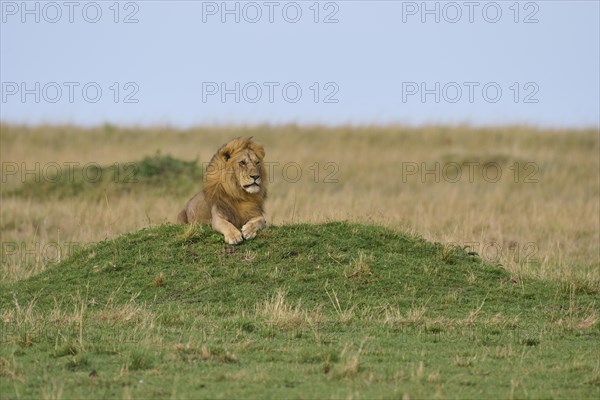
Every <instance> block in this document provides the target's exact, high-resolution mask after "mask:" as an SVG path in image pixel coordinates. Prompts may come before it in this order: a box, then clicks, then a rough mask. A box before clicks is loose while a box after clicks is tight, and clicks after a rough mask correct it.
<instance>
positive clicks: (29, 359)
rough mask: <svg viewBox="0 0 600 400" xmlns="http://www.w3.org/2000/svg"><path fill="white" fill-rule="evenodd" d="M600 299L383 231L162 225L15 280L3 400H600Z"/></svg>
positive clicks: (0, 304) (0, 355)
mask: <svg viewBox="0 0 600 400" xmlns="http://www.w3.org/2000/svg"><path fill="white" fill-rule="evenodd" d="M598 295H599V290H598V288H597V287H594V286H590V285H586V284H576V283H568V284H566V283H565V284H559V283H552V282H549V281H541V280H534V279H523V278H521V277H518V276H511V275H510V274H508V273H507V272H506V271H505V270H504V269H503V268H502V267H501V266H493V265H487V264H484V263H482V262H481V261H480V260H479V257H478V256H477V255H476V254H473V253H466V252H465V251H463V250H462V249H459V248H452V247H445V246H443V245H441V244H439V243H438V244H434V243H429V242H426V241H424V240H422V239H420V238H417V237H414V236H410V235H407V234H403V233H398V232H396V231H392V230H389V229H385V228H381V227H377V226H369V225H359V224H349V223H327V224H321V225H286V226H278V227H277V226H272V227H268V228H267V229H266V230H264V231H263V232H261V233H260V234H259V236H258V237H257V238H256V239H255V240H253V241H249V242H246V243H243V244H242V245H240V246H236V247H234V246H229V245H226V244H224V243H223V240H222V237H221V235H219V234H217V233H215V232H213V231H212V230H211V229H210V228H209V227H206V226H190V227H184V226H179V225H161V226H157V227H153V228H149V229H144V230H141V231H138V232H135V233H131V234H126V235H122V236H119V237H117V238H115V239H112V240H107V241H103V242H101V243H99V244H96V245H94V246H90V247H88V248H85V249H83V250H81V251H80V252H78V253H77V254H75V255H73V256H72V257H71V258H70V259H68V260H66V261H64V262H62V263H60V264H58V265H55V266H53V267H50V268H48V269H47V270H45V271H44V272H42V273H40V274H38V275H35V276H33V277H31V278H29V279H27V280H22V281H19V282H17V283H14V284H11V285H6V284H4V285H0V328H1V332H0V333H1V339H2V342H3V343H2V346H1V348H0V378H1V379H0V394H1V397H2V399H11V398H32V397H34V398H38V397H62V398H84V397H85V398H121V397H133V398H150V397H178V398H180V397H183V398H232V397H237V398H239V397H253V398H265V397H266V398H283V397H284V398H331V397H334V398H340V397H344V398H345V397H353V398H377V397H379V398H392V397H394V398H398V397H403V396H405V395H408V396H409V397H410V398H425V397H426V398H432V397H436V396H438V397H448V398H482V397H488V398H513V397H518V398H542V397H543V398H597V397H598V395H599V394H600V361H599V356H600V353H599V351H598V342H599V339H600V324H599V323H598V298H599V297H598Z"/></svg>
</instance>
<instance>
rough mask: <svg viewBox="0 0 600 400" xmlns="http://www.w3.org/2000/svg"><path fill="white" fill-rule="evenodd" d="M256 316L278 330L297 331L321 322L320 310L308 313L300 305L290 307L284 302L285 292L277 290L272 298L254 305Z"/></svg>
mask: <svg viewBox="0 0 600 400" xmlns="http://www.w3.org/2000/svg"><path fill="white" fill-rule="evenodd" d="M255 308H256V316H257V317H258V318H259V319H262V320H264V321H265V322H266V323H267V324H268V325H270V326H273V327H275V328H278V329H282V330H288V329H298V328H302V327H312V326H314V325H315V324H318V323H321V322H323V319H324V317H323V315H322V314H321V312H320V310H318V309H317V310H313V311H311V312H308V311H306V310H303V309H302V306H301V304H300V303H298V304H296V305H291V304H289V303H288V302H287V300H286V294H285V292H283V291H281V290H278V291H277V292H276V293H275V294H274V295H273V296H272V297H270V298H269V299H267V300H265V301H264V302H262V303H259V304H257V305H256V307H255Z"/></svg>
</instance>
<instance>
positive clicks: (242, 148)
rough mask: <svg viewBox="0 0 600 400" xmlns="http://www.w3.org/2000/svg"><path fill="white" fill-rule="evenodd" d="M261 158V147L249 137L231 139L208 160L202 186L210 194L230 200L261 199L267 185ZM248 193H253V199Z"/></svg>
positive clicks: (263, 151) (262, 149)
mask: <svg viewBox="0 0 600 400" xmlns="http://www.w3.org/2000/svg"><path fill="white" fill-rule="evenodd" d="M264 157H265V150H264V148H263V146H261V145H260V144H258V143H255V142H253V141H252V138H237V139H234V140H232V141H230V142H229V143H227V144H225V145H223V146H222V147H221V148H220V149H219V151H218V152H217V153H216V154H215V155H214V156H213V159H212V160H211V162H210V163H209V167H208V169H207V176H206V179H207V180H206V183H205V188H206V187H208V191H209V192H210V193H212V194H211V196H213V197H214V196H219V197H220V198H221V195H220V194H218V193H224V194H226V195H227V196H228V197H229V198H232V199H242V198H245V199H246V200H252V201H258V202H261V201H262V199H263V198H264V197H265V196H266V184H267V178H266V171H265V169H264V167H263V159H264ZM211 188H212V189H211ZM217 188H220V189H217ZM219 190H220V191H221V192H219ZM248 195H252V196H250V197H251V198H252V199H250V198H248Z"/></svg>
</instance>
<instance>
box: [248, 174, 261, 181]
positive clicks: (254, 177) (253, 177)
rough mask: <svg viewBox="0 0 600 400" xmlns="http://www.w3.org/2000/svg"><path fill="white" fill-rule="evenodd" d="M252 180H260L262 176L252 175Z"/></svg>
mask: <svg viewBox="0 0 600 400" xmlns="http://www.w3.org/2000/svg"><path fill="white" fill-rule="evenodd" d="M250 178H252V179H254V180H257V179H258V178H260V175H250Z"/></svg>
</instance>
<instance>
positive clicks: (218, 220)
mask: <svg viewBox="0 0 600 400" xmlns="http://www.w3.org/2000/svg"><path fill="white" fill-rule="evenodd" d="M211 214H212V219H211V225H212V227H213V229H214V230H215V231H217V232H220V233H222V234H223V236H224V237H225V242H227V243H229V244H238V243H241V242H242V241H243V240H244V238H243V237H242V233H241V232H240V231H239V230H238V229H237V228H236V227H235V226H233V224H232V223H231V222H229V221H227V219H225V217H224V216H223V214H222V213H221V212H220V211H219V209H218V208H217V206H213V207H212V210H211Z"/></svg>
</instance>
